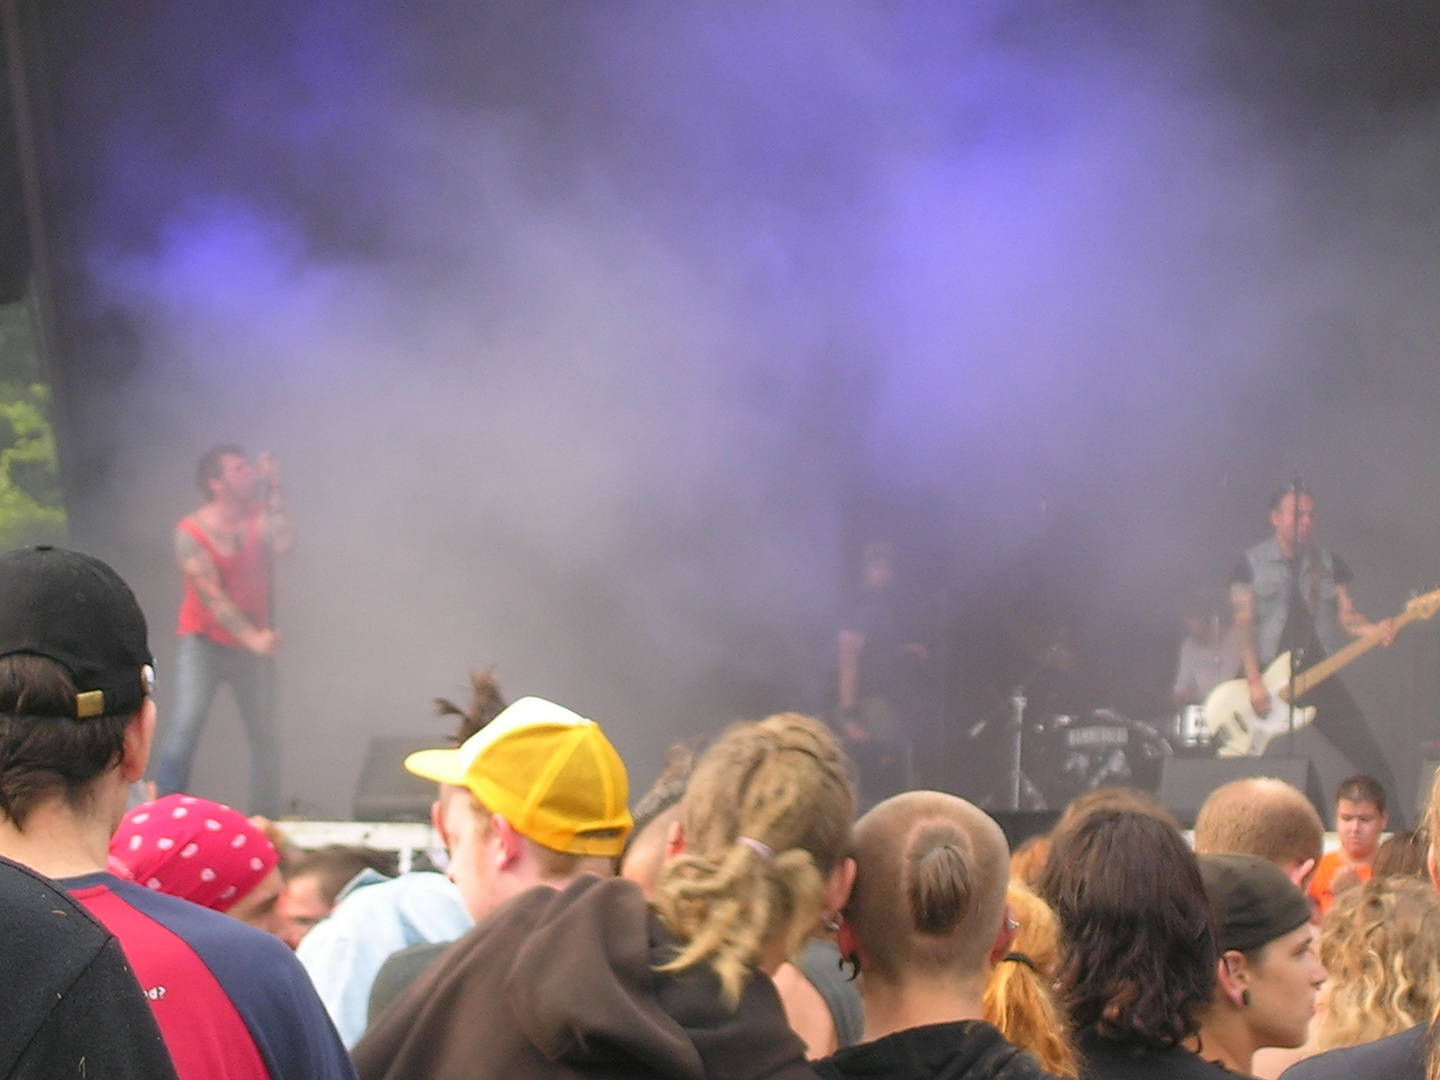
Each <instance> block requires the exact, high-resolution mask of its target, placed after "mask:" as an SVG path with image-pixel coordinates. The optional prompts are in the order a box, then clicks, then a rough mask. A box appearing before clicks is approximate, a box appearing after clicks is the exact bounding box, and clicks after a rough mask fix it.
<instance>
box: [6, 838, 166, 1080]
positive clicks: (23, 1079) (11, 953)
mask: <svg viewBox="0 0 1440 1080" xmlns="http://www.w3.org/2000/svg"><path fill="white" fill-rule="evenodd" d="M0 972H3V973H4V975H3V976H0V1077H4V1078H6V1080H41V1078H45V1080H52V1078H55V1077H60V1076H66V1077H78V1076H85V1075H87V1074H88V1075H90V1076H104V1077H109V1078H117V1080H123V1078H134V1080H174V1077H175V1069H174V1067H173V1066H172V1065H171V1063H170V1054H169V1053H168V1052H167V1051H166V1049H165V1042H164V1040H163V1038H162V1037H161V1035H160V1028H159V1027H158V1026H157V1025H156V1023H155V1015H154V1013H153V1012H152V1011H151V1009H150V1003H149V1002H148V1001H146V999H145V994H144V991H142V990H141V989H140V984H139V983H137V982H136V981H135V974H134V972H132V971H131V970H130V965H129V963H128V962H127V961H126V959H125V954H124V953H123V952H122V951H121V949H120V943H119V942H118V941H116V940H115V936H114V935H113V934H111V933H110V931H108V930H106V929H105V927H103V926H101V925H100V923H98V922H97V921H96V920H95V919H94V918H93V917H92V916H91V914H90V913H89V912H88V911H86V910H85V908H84V907H82V906H81V905H80V904H78V903H76V902H75V901H74V900H73V899H71V897H70V895H69V894H68V893H67V892H65V891H64V890H63V889H60V888H59V887H58V886H56V885H55V884H54V883H53V882H51V881H49V880H48V879H46V878H43V877H41V876H40V875H39V874H36V873H34V872H33V871H31V870H29V869H28V868H26V867H23V866H20V865H19V864H17V863H13V862H10V861H8V860H6V859H0Z"/></svg>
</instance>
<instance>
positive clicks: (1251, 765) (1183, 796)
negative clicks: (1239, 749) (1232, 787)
mask: <svg viewBox="0 0 1440 1080" xmlns="http://www.w3.org/2000/svg"><path fill="white" fill-rule="evenodd" d="M1251 776H1273V777H1274V778H1275V779H1277V780H1284V781H1285V782H1286V783H1287V784H1289V785H1291V786H1292V787H1296V788H1299V789H1300V790H1301V791H1303V792H1304V793H1305V796H1306V798H1308V799H1309V800H1310V801H1311V802H1312V803H1314V804H1315V809H1316V810H1318V811H1320V819H1321V820H1322V821H1325V820H1328V815H1327V814H1326V813H1325V795H1324V793H1323V792H1322V791H1321V790H1320V776H1319V774H1318V773H1317V772H1316V771H1315V764H1314V762H1312V761H1311V760H1310V759H1309V758H1214V759H1205V758H1182V757H1171V758H1166V759H1165V763H1164V765H1163V766H1162V768H1161V770H1160V789H1159V792H1158V794H1157V797H1158V798H1159V800H1160V802H1161V805H1163V806H1164V807H1165V809H1167V810H1169V811H1170V812H1171V813H1172V814H1174V815H1175V817H1176V818H1178V819H1179V821H1180V824H1181V825H1183V826H1185V828H1187V829H1189V828H1193V827H1194V825H1195V815H1196V814H1198V813H1199V812H1200V806H1201V804H1202V803H1204V802H1205V799H1206V798H1207V797H1208V796H1209V794H1210V793H1211V792H1212V791H1214V790H1215V789H1216V788H1218V787H1220V786H1221V785H1223V784H1228V783H1230V782H1231V781H1232V780H1243V779H1245V778H1247V777H1251Z"/></svg>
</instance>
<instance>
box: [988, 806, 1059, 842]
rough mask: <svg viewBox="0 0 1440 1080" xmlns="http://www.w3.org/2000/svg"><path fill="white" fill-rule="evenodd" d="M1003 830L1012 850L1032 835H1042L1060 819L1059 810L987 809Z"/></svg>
mask: <svg viewBox="0 0 1440 1080" xmlns="http://www.w3.org/2000/svg"><path fill="white" fill-rule="evenodd" d="M985 812H986V813H987V814H989V815H990V816H991V817H992V818H994V819H995V820H996V821H998V822H999V823H1000V828H1001V829H1003V830H1004V831H1005V839H1006V841H1008V842H1009V844H1010V850H1011V851H1014V850H1015V849H1016V848H1018V847H1019V846H1020V845H1021V844H1023V843H1024V842H1025V841H1026V840H1029V839H1030V838H1031V837H1032V836H1044V835H1045V834H1046V833H1048V832H1049V831H1050V830H1051V829H1053V828H1054V827H1055V822H1056V821H1058V820H1059V819H1060V811H1059V810H987V811H985Z"/></svg>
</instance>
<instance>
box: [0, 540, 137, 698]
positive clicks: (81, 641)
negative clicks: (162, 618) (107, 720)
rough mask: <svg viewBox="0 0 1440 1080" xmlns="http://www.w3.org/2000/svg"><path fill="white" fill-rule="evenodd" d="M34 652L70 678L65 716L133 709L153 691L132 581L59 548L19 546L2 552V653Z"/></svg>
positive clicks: (77, 554)
mask: <svg viewBox="0 0 1440 1080" xmlns="http://www.w3.org/2000/svg"><path fill="white" fill-rule="evenodd" d="M14 653H34V654H35V655H37V656H45V657H48V658H49V659H51V660H54V661H55V662H56V663H57V664H60V665H61V666H62V667H64V668H65V670H66V671H68V672H69V673H70V677H71V679H73V680H74V682H75V688H76V691H77V693H76V695H75V708H74V712H73V713H70V714H65V715H70V716H73V717H74V718H76V719H80V720H86V719H89V718H90V717H95V716H123V715H126V714H129V713H133V712H134V711H135V710H136V709H138V708H140V706H141V704H143V703H144V701H145V698H146V696H147V695H149V694H150V693H151V692H152V691H153V690H154V684H155V669H154V662H155V661H154V658H153V657H152V656H151V655H150V645H149V640H148V632H147V629H146V626H145V614H144V612H142V611H141V610H140V604H139V602H138V601H137V600H136V599H135V594H134V593H133V592H131V591H130V586H128V585H126V584H125V582H124V580H123V579H122V578H121V577H120V575H119V574H117V573H116V572H115V571H114V570H112V569H111V568H110V567H109V566H108V565H107V564H105V563H103V562H101V561H100V560H99V559H96V558H93V557H92V556H89V555H81V554H80V553H79V552H75V551H66V550H65V549H64V548H57V547H49V546H41V547H31V548H19V549H16V550H15V551H7V552H5V553H4V554H3V555H0V656H10V655H13V654H14Z"/></svg>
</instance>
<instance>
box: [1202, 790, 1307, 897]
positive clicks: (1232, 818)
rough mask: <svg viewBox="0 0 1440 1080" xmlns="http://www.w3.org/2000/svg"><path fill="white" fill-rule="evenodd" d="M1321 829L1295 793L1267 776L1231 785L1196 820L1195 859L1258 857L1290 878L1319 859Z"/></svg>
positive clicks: (1302, 798)
mask: <svg viewBox="0 0 1440 1080" xmlns="http://www.w3.org/2000/svg"><path fill="white" fill-rule="evenodd" d="M1324 848H1325V825H1324V823H1323V822H1321V820H1320V815H1319V813H1318V812H1316V810H1315V807H1314V806H1312V805H1311V804H1310V800H1309V799H1307V798H1306V797H1305V795H1304V794H1303V793H1302V792H1301V791H1299V790H1298V789H1297V788H1295V787H1292V786H1291V785H1289V784H1287V783H1285V781H1284V780H1276V779H1275V778H1273V777H1269V776H1256V777H1248V778H1246V779H1244V780H1232V781H1231V782H1230V783H1228V784H1224V785H1222V786H1220V787H1218V788H1216V789H1215V790H1214V791H1212V792H1211V793H1210V797H1209V798H1208V799H1206V800H1205V805H1203V806H1202V807H1200V813H1199V815H1198V816H1197V817H1196V819H1195V853H1196V854H1197V855H1232V854H1238V855H1259V856H1260V857H1261V858H1262V859H1269V860H1270V861H1271V862H1273V863H1274V864H1275V865H1276V866H1278V867H1280V869H1282V870H1284V871H1286V872H1287V873H1289V872H1290V871H1291V870H1293V869H1294V868H1296V867H1298V866H1301V865H1303V864H1304V863H1305V862H1306V861H1307V860H1314V861H1316V862H1318V861H1319V860H1320V856H1321V855H1322V854H1324Z"/></svg>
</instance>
